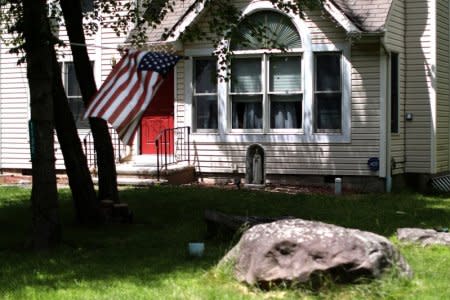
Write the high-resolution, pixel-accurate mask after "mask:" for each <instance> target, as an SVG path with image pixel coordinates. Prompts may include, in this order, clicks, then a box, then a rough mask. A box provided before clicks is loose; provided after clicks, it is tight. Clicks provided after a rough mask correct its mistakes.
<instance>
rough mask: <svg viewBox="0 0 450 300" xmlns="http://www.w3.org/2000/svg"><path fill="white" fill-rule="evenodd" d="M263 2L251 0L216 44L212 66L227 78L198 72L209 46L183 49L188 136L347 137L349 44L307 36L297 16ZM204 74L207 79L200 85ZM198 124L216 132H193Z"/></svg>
mask: <svg viewBox="0 0 450 300" xmlns="http://www.w3.org/2000/svg"><path fill="white" fill-rule="evenodd" d="M265 2H267V1H265ZM264 7H267V10H264ZM264 7H262V5H261V3H259V1H254V3H253V2H252V4H250V5H249V6H248V7H247V8H246V9H245V10H244V14H246V17H245V18H244V20H243V21H242V23H240V24H239V26H237V27H236V31H235V32H232V33H231V38H230V40H229V43H224V45H228V46H229V49H230V50H231V54H230V57H229V59H230V60H229V61H228V65H227V66H226V67H223V66H221V65H219V66H217V67H219V68H220V69H219V70H220V74H221V76H222V75H223V76H227V80H217V77H216V76H214V75H208V76H205V78H204V77H202V76H203V75H202V74H205V73H208V72H210V70H213V68H212V66H213V65H214V64H213V63H212V61H214V63H215V60H213V59H212V58H210V59H209V58H205V57H206V56H207V55H209V54H210V53H212V52H214V50H215V49H211V48H208V49H206V48H205V49H197V48H193V49H187V51H186V54H187V55H189V56H193V57H197V58H194V59H193V60H191V61H190V63H189V64H188V67H187V68H186V73H185V76H186V77H185V78H186V84H187V85H192V86H193V90H194V91H193V92H191V91H190V90H186V97H187V99H186V107H185V109H186V112H187V115H186V116H187V119H186V121H187V123H190V124H191V125H192V126H193V127H194V128H195V127H197V128H198V130H197V132H199V134H198V135H196V136H195V139H198V140H199V141H202V142H203V141H204V142H209V141H211V140H215V141H217V142H228V141H229V142H260V143H269V142H270V143H272V142H274V143H275V142H293V143H303V142H305V143H348V142H350V141H351V112H352V110H351V90H352V89H351V71H352V69H351V62H350V60H349V57H350V44H349V43H348V42H341V43H339V42H338V43H324V44H321V43H313V41H312V39H311V36H312V33H311V31H310V30H309V27H308V24H306V23H304V22H303V20H301V18H298V17H297V16H295V15H292V14H289V13H287V14H284V13H281V12H276V10H275V9H272V7H271V5H270V3H266V4H264ZM252 12H253V13H252ZM257 33H259V34H257ZM280 45H281V46H282V49H280V48H279V46H280ZM216 50H217V49H216ZM227 59H228V57H227ZM191 62H192V64H191ZM210 65H211V67H208V66H210ZM222 67H223V68H222ZM206 77H207V78H210V79H211V78H213V82H211V83H208V84H210V85H208V87H204V86H205V84H204V82H206ZM216 80H217V82H216V85H215V84H214V82H215V81H216ZM191 96H192V98H190V97H191ZM202 103H204V104H202ZM202 130H203V131H211V130H214V131H216V132H218V133H220V134H217V135H208V134H201V131H202Z"/></svg>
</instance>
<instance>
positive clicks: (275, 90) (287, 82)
mask: <svg viewBox="0 0 450 300" xmlns="http://www.w3.org/2000/svg"><path fill="white" fill-rule="evenodd" d="M302 98H303V95H302V79H301V57H300V56H284V57H282V56H272V57H270V59H269V101H270V128H272V129H281V128H301V127H302V112H303V110H302Z"/></svg>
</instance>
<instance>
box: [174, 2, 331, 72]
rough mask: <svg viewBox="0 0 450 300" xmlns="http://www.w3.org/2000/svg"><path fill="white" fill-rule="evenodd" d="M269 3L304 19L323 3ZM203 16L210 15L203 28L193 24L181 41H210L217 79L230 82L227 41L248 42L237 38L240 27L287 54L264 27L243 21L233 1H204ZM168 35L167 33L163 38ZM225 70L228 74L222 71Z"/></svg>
mask: <svg viewBox="0 0 450 300" xmlns="http://www.w3.org/2000/svg"><path fill="white" fill-rule="evenodd" d="M270 1H271V2H272V4H273V5H274V6H275V7H277V8H278V9H279V10H281V11H283V12H286V13H293V14H298V15H300V16H301V17H303V12H304V11H305V10H306V9H317V8H319V7H321V6H322V5H323V0H289V1H283V0H270ZM204 5H205V7H204V10H205V13H204V15H207V16H209V18H208V19H207V22H206V25H207V26H205V24H204V23H198V22H197V23H194V24H192V25H191V26H189V27H188V28H187V29H186V30H185V32H183V33H182V35H181V39H182V40H183V41H202V40H203V41H208V42H212V44H213V46H214V48H215V49H216V50H215V52H214V54H215V55H216V56H217V57H218V63H219V65H220V69H221V70H220V71H221V72H219V78H220V79H222V80H228V79H229V71H230V68H228V66H229V64H230V59H231V57H232V55H233V51H232V50H231V49H230V47H229V46H230V45H229V42H230V40H239V42H240V43H242V44H246V43H247V41H246V40H245V39H242V37H241V36H240V35H239V28H241V27H242V26H246V27H248V28H251V30H252V35H253V36H254V37H256V38H257V39H260V40H270V43H269V44H270V48H271V49H280V50H282V51H286V50H287V49H286V48H285V47H284V45H283V44H280V43H278V42H277V41H275V40H273V38H271V36H273V35H271V34H269V35H268V34H267V32H270V31H271V29H270V28H268V27H267V26H265V25H263V24H260V23H255V22H252V21H251V20H250V19H249V18H245V16H243V15H242V12H241V11H240V10H239V9H238V8H237V7H236V6H235V4H234V3H233V1H220V0H206V1H204ZM169 34H173V33H170V32H167V33H166V37H167V36H168V35H169ZM226 70H228V73H226V74H224V72H225V71H226Z"/></svg>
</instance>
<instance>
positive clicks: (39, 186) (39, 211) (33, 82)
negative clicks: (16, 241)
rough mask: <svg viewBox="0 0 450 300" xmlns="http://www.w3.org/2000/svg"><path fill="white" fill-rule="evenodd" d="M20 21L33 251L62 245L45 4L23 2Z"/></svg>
mask: <svg viewBox="0 0 450 300" xmlns="http://www.w3.org/2000/svg"><path fill="white" fill-rule="evenodd" d="M23 20H24V37H25V51H26V56H27V77H28V84H29V87H30V106H31V125H30V137H31V139H30V144H31V161H32V177H33V185H32V191H31V207H32V223H33V231H32V237H31V239H32V243H33V246H34V247H35V248H36V249H45V248H49V247H51V246H54V245H57V244H58V243H59V242H60V241H61V224H60V220H59V212H58V191H57V187H56V171H55V154H54V153H55V152H54V136H53V129H54V123H53V99H52V77H53V70H52V63H53V62H52V59H51V54H50V47H51V45H50V43H49V37H50V35H49V32H50V28H49V26H48V21H47V15H46V6H45V1H42V0H40V1H36V0H24V1H23Z"/></svg>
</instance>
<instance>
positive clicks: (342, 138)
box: [185, 1, 352, 143]
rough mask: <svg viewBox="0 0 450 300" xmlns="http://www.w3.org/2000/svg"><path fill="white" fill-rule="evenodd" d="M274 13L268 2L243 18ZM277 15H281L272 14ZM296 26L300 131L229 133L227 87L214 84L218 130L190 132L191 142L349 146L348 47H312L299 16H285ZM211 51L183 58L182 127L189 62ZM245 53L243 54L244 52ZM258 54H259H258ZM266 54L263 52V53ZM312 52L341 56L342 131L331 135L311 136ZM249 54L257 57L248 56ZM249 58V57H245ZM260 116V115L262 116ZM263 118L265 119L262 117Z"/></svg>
mask: <svg viewBox="0 0 450 300" xmlns="http://www.w3.org/2000/svg"><path fill="white" fill-rule="evenodd" d="M264 9H272V10H275V9H274V7H273V5H272V4H271V3H270V2H269V1H261V2H255V3H251V4H250V5H249V6H248V7H247V8H246V9H245V10H244V15H245V14H249V13H252V12H255V11H257V10H264ZM275 11H277V12H278V13H283V12H280V11H278V10H275ZM288 16H289V17H290V18H291V20H292V22H293V24H294V25H295V26H296V28H297V30H298V32H299V34H300V36H301V39H302V50H303V51H302V52H299V53H300V54H301V55H302V80H303V84H302V87H303V118H302V125H303V126H302V127H303V131H302V132H299V131H296V132H295V133H293V132H292V130H290V129H289V130H276V131H268V132H263V131H262V130H259V129H258V132H254V131H253V130H245V131H236V129H233V130H231V123H230V122H231V110H230V109H231V105H230V103H229V101H228V99H229V95H228V83H227V82H224V81H220V80H218V83H217V94H218V109H217V115H218V116H217V118H218V130H217V131H216V132H208V133H205V132H193V133H192V140H193V141H194V142H230V143H236V142H242V143H271V142H289V143H350V142H351V71H352V66H351V62H350V57H351V53H350V44H349V42H345V43H335V44H312V42H311V38H310V33H309V29H308V28H307V26H306V24H305V23H304V21H303V20H301V19H300V17H299V16H296V15H289V14H288ZM214 50H215V49H213V48H207V49H187V50H186V51H185V54H186V55H187V56H189V57H190V59H189V60H187V61H186V63H185V124H186V125H187V126H191V127H192V125H193V111H192V109H193V107H192V88H193V86H192V84H193V74H192V72H193V59H192V57H195V56H208V55H213V52H214ZM246 52H247V51H246ZM259 52H260V51H259ZM266 52H267V51H266ZM314 52H341V53H342V70H341V72H342V130H341V132H339V133H334V132H331V133H330V132H320V133H318V132H314V123H313V121H314V120H313V118H314ZM252 53H258V51H256V52H252ZM249 54H250V53H249ZM263 114H264V112H263ZM264 118H266V115H264Z"/></svg>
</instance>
